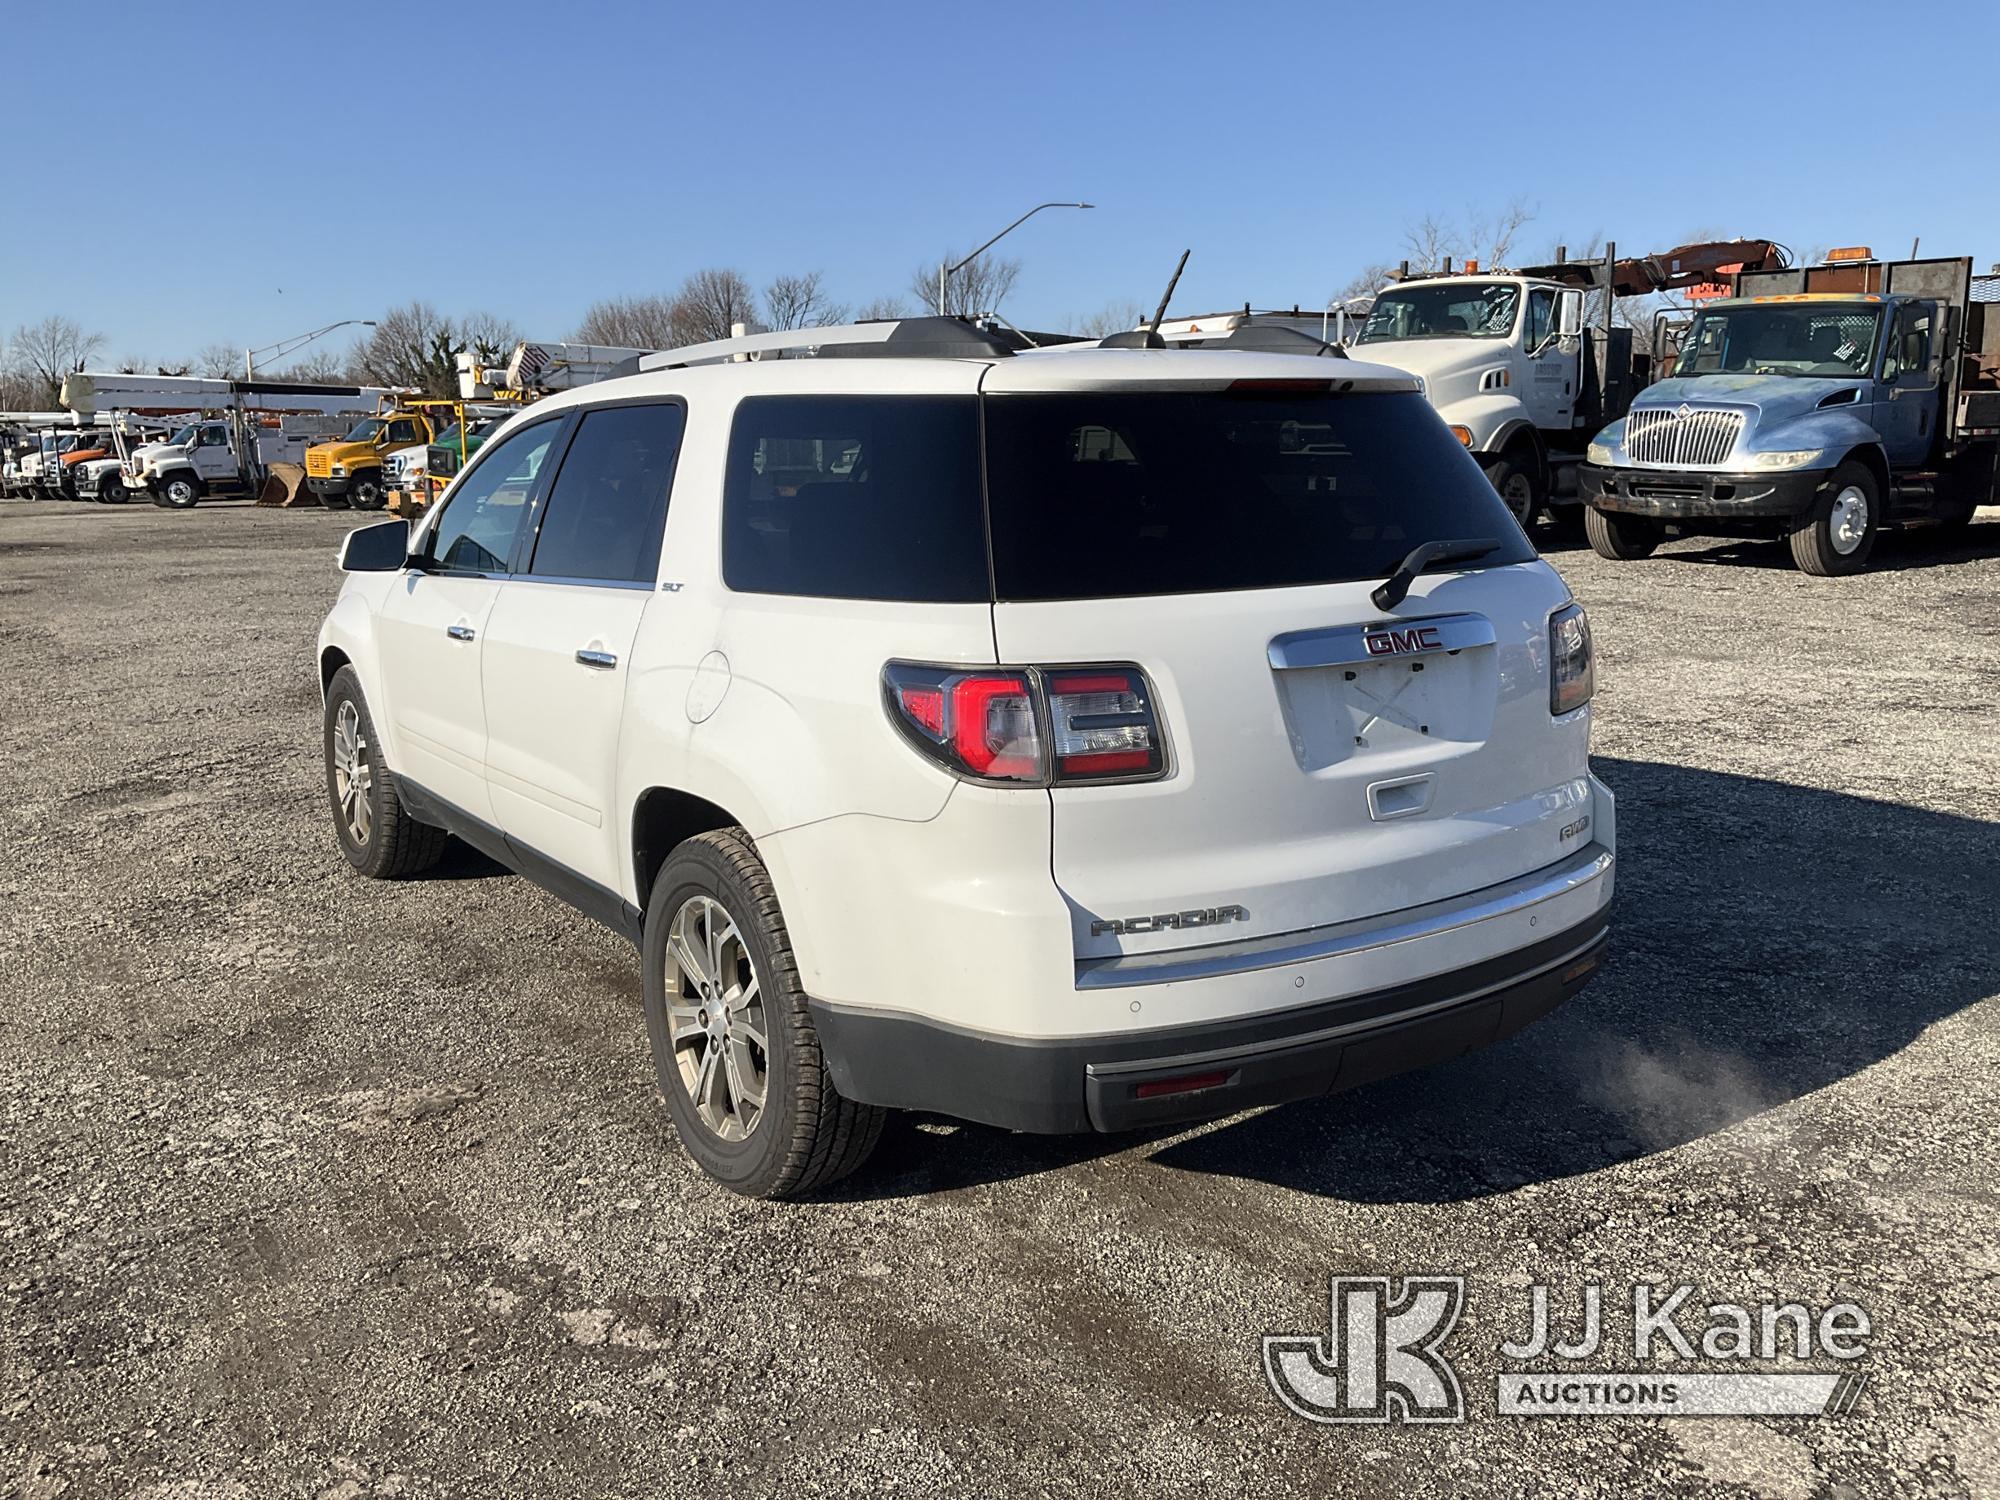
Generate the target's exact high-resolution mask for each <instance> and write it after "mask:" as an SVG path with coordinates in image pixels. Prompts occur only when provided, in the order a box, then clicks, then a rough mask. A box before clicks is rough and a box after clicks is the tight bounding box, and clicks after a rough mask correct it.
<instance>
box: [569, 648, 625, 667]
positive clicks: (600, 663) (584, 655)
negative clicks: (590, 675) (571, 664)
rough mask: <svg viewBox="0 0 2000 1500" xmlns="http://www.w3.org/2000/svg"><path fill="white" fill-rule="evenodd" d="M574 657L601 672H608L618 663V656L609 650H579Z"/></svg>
mask: <svg viewBox="0 0 2000 1500" xmlns="http://www.w3.org/2000/svg"><path fill="white" fill-rule="evenodd" d="M576 659H577V660H578V661H580V662H582V663H583V664H584V665H585V666H586V667H596V668H597V669H598V670H599V671H603V672H608V671H610V670H611V669H612V668H613V667H615V666H617V665H618V658H617V657H616V656H614V655H612V654H611V653H610V652H609V651H579V652H577V653H576Z"/></svg>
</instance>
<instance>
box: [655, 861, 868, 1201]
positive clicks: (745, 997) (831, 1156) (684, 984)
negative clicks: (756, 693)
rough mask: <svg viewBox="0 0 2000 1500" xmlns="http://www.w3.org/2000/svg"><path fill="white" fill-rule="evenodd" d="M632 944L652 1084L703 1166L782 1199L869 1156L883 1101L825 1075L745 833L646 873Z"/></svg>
mask: <svg viewBox="0 0 2000 1500" xmlns="http://www.w3.org/2000/svg"><path fill="white" fill-rule="evenodd" d="M643 952H644V965H645V983H646V1031H647V1034H648V1036H649V1038H650V1039H651V1042H652V1050H653V1066H654V1069H655V1071H656V1073H657V1074H658V1078H659V1086H660V1092H661V1094H662V1096H663V1097H664V1098H665V1100H666V1104H667V1111H668V1113H669V1114H671V1115H672V1116H673V1121H674V1128H675V1129H676V1130H677V1131H678V1132H679V1133H680V1138H681V1144H682V1145H683V1146H685V1147H686V1148H687V1153H688V1155H690V1156H692V1157H693V1158H694V1159H695V1162H696V1164H697V1165H698V1166H700V1168H701V1169H702V1170H703V1171H704V1172H706V1173H707V1174H708V1175H709V1176H710V1177H712V1178H714V1179H715V1180H716V1181H717V1182H719V1183H721V1184H722V1185H723V1186H724V1187H726V1188H728V1189H729V1190H730V1191H731V1192H734V1193H741V1194H742V1195H744V1196H745V1197H748V1198H793V1197H798V1196H800V1195H801V1194H805V1193H810V1192H812V1191H814V1190H815V1189H817V1188H822V1187H825V1186H826V1185H827V1184H828V1183H831V1182H834V1181H836V1180H838V1179H839V1178H842V1177H845V1176H846V1175H847V1174H848V1173H850V1172H852V1171H853V1170H854V1169H855V1168H857V1167H859V1166H860V1165H861V1164H862V1163H863V1162H864V1161H866V1160H867V1159H868V1155H869V1153H870V1152H871V1151H873V1150H874V1149H875V1143H876V1141H878V1140H879V1139H880V1138H881V1134H882V1122H883V1120H884V1119H885V1118H886V1115H887V1111H885V1110H881V1109H877V1108H875V1107H873V1106H870V1105H866V1104H856V1103H854V1102H853V1101H852V1100H848V1099H843V1098H842V1097H841V1096H840V1094H839V1092H838V1091H837V1090H836V1089H835V1088H834V1086H833V1078H832V1075H831V1074H830V1073H829V1072H828V1071H827V1066H826V1059H825V1057H824V1055H823V1054H822V1053H821V1051H820V1045H819V1036H818V1033H817V1032H816V1031H815V1030H814V1029H813V1023H812V1016H811V1014H810V1013H809V1012H808V1011H807V1009H806V995H805V991H804V989H803V988H802V987H801V986H800V984H799V972H798V965H797V963H796V961H795V960H794V959H793V956H792V943H791V937H790V935H789V933H788V932H787V931H786V928H785V918H784V913H783V912H781V911H780V910H779V909H778V897H777V893H776V892H775V891H774V890H773V889H772V887H771V877H770V873H769V872H768V871H767V870H766V869H765V867H764V862H763V860H762V859H760V858H758V855H757V849H756V846H755V845H754V844H753V843H751V841H750V836H749V834H747V833H745V832H744V831H743V830H742V829H741V828H723V829H717V830H716V831H714V832H712V833H704V834H700V835H698V836H697V837H695V838H691V839H689V840H687V841H686V842H685V843H683V844H681V845H680V846H679V847H678V848H676V849H675V850H674V852H673V854H672V855H671V856H670V857H669V858H668V860H667V862H666V864H665V865H664V866H663V867H662V868H661V870H660V873H659V876H658V877H657V878H656V879H655V880H654V881H653V890H652V896H651V899H650V900H649V901H648V902H647V906H646V933H645V942H644V945H643Z"/></svg>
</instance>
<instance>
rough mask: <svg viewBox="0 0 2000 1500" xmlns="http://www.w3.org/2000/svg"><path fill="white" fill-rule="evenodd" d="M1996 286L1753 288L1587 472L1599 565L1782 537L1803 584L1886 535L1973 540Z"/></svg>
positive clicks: (1706, 325)
mask: <svg viewBox="0 0 2000 1500" xmlns="http://www.w3.org/2000/svg"><path fill="white" fill-rule="evenodd" d="M1996 280H2000V278H1995V277H1990V276H1987V277H1977V278H1975V277H1974V276H1973V274H1972V261H1971V259H1970V258H1959V259H1949V260H1901V261H1882V260H1877V259H1875V258H1874V256H1873V255H1872V254H1871V253H1870V252H1869V251H1868V250H1866V249H1854V250H1838V251H1834V252H1833V253H1832V254H1831V255H1829V256H1828V258H1827V260H1826V262H1825V263H1823V264H1820V265H1814V266H1804V267H1784V268H1781V269H1774V270H1756V271H1744V272H1741V273H1739V274H1738V275H1736V276H1735V277H1734V278H1733V281H1732V283H1731V286H1730V295H1729V296H1728V297H1726V298H1722V299H1719V300H1716V301H1712V302H1708V303H1706V304H1704V305H1703V306H1702V308H1701V310H1700V311H1699V312H1698V313H1697V314H1695V317H1694V321H1693V323H1692V325H1691V326H1690V327H1689V328H1688V329H1687V330H1686V332H1685V334H1684V335H1683V337H1682V340H1681V347H1680V353H1679V356H1678V358H1677V359H1676V361H1675V362H1674V364H1673V366H1672V368H1671V370H1670V371H1669V372H1668V374H1667V376H1666V378H1665V379H1662V380H1660V381H1658V382H1656V383H1655V384H1653V385H1651V386H1649V387H1647V388H1646V389H1645V390H1644V391H1642V392H1641V393H1640V394H1639V395H1638V397H1637V398H1636V399H1635V400H1634V401H1633V403H1632V405H1631V407H1630V409H1629V410H1628V411H1627V412H1626V414H1625V416H1624V417H1623V418H1621V419H1620V420H1618V421H1616V422H1613V423H1612V424H1611V425H1610V426H1608V427H1606V428H1605V429H1604V430H1603V431H1602V432H1600V433H1599V434H1598V435H1597V439H1596V441H1594V442H1593V443H1591V444H1590V447H1589V450H1588V453H1587V454H1586V457H1585V461H1584V463H1583V464H1581V465H1580V466H1579V468H1578V485H1579V488H1580V489H1581V490H1582V492H1583V497H1584V500H1585V504H1586V510H1585V515H1584V525H1585V530H1586V531H1587V533H1588V535H1589V537H1590V544H1591V546H1592V548H1593V549H1595V550H1596V552H1597V553H1598V555H1599V556H1602V557H1608V558H1612V559H1618V560H1631V559H1636V558H1642V557H1645V556H1647V555H1648V554H1650V553H1651V552H1652V551H1653V549H1654V548H1655V547H1657V546H1658V545H1659V544H1660V541H1661V539H1662V538H1663V537H1664V536H1665V535H1666V532H1667V529H1668V528H1669V527H1673V528H1675V529H1677V530H1679V531H1680V532H1682V533H1695V534H1703V535H1721V536H1757V537H1783V538H1786V539H1787V540H1788V541H1789V542H1790V544H1791V553H1792V560H1793V562H1794V563H1796V564H1797V565H1798V567H1799V569H1800V571H1802V572H1805V573H1810V574H1813V575H1815V576H1818V577H1832V576H1837V575H1840V574H1846V573H1853V572H1856V571H1858V570H1859V569H1861V568H1862V567H1863V566H1865V565H1866V563H1867V561H1868V555H1869V553H1870V552H1871V551H1873V550H1874V546H1875V539H1876V537H1877V536H1878V535H1880V534H1881V532H1882V531H1883V530H1884V529H1885V528H1888V527H1903V526H1942V527H1953V528H1956V527H1962V526H1965V525H1967V524H1968V523H1970V521H1971V520H1972V517H1973V512H1974V511H1975V510H1977V509H1978V508H1979V507H1980V506H1981V505H1991V504H1995V503H2000V497H1996V494H1995V489H1994V479H1995V465H1994V459H1995V455H1996V453H2000V304H1994V303H1990V302H1987V301H1982V300H1979V299H1978V298H1976V297H1975V295H1974V286H1975V283H1977V284H1978V285H1979V287H1980V290H1981V292H1982V293H1983V292H1986V291H1987V290H1988V289H1989V288H1990V287H1991V286H1992V285H1993V284H1994V283H1995V282H1996Z"/></svg>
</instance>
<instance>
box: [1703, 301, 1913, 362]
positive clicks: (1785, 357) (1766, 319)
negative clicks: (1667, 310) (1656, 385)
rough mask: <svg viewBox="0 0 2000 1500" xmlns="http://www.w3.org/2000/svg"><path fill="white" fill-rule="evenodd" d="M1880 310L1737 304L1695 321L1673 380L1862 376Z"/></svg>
mask: <svg viewBox="0 0 2000 1500" xmlns="http://www.w3.org/2000/svg"><path fill="white" fill-rule="evenodd" d="M1881 323H1882V309H1881V307H1880V306H1879V305H1877V304H1874V303H1867V302H1857V303H1839V302H1834V303H1825V302H1821V303H1798V302H1793V303H1789V304H1784V305H1771V304H1766V303H1751V304H1739V305H1737V306H1734V307H1720V308H1715V309H1713V310H1711V311H1708V312H1703V313H1701V314H1699V315H1697V316H1696V318H1695V320H1694V326H1693V327H1692V328H1690V329H1689V330H1688V334H1687V338H1686V339H1685V340H1683V341H1682V344H1681V357H1680V360H1679V361H1678V363H1676V364H1675V366H1674V373H1675V374H1676V375H1682V376H1689V375H1721V374H1744V375H1818V376H1831V377H1833V378H1835V379H1840V378H1843V377H1849V376H1855V375H1863V376H1865V375H1866V374H1867V373H1868V372H1869V369H1870V367H1871V366H1872V365H1873V364H1874V360H1875V338H1876V334H1877V332H1878V330H1879V329H1880V327H1881Z"/></svg>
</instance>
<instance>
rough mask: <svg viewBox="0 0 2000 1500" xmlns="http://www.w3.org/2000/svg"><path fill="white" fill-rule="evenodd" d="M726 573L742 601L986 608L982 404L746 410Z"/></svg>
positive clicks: (727, 510) (816, 400)
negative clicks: (797, 597) (807, 598)
mask: <svg viewBox="0 0 2000 1500" xmlns="http://www.w3.org/2000/svg"><path fill="white" fill-rule="evenodd" d="M722 573H723V579H724V581H725V582H726V583H727V584H728V585H729V587H730V588H732V589H734V590H736V591H737V592H739V593H757V594H806V595H814V596H818V597H821V598H829V599H897V600H914V601H921V602H925V603H984V602H986V600H987V599H988V598H989V593H988V580H987V572H986V536H985V528H984V518H983V515H982V507H981V501H980V487H979V403H978V399H977V398H976V397H973V396H759V397H751V398H749V399H747V400H745V401H743V402H742V403H741V404H740V405H739V406H738V407H737V409H736V420H735V424H734V426H733V427H732V429H731V432H730V440H729V468H728V476H727V480H726V482H725V488H724V497H723V542H722Z"/></svg>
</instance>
